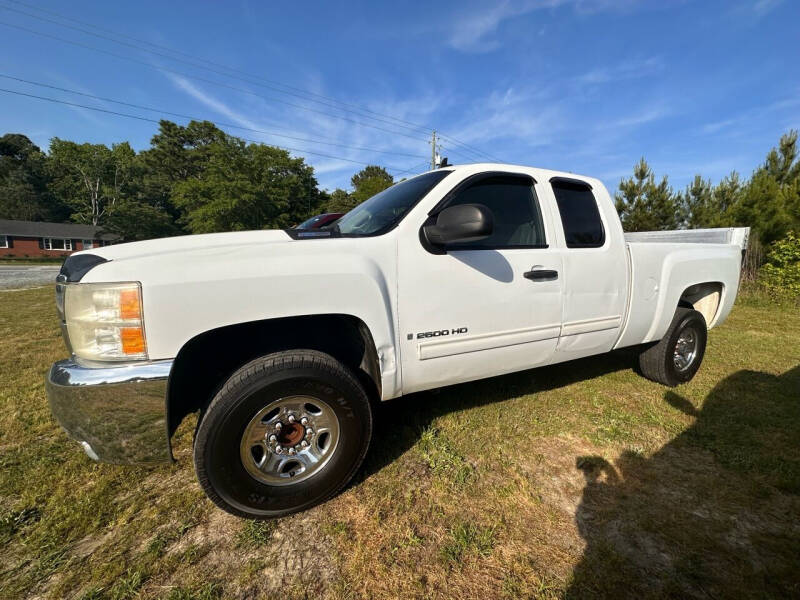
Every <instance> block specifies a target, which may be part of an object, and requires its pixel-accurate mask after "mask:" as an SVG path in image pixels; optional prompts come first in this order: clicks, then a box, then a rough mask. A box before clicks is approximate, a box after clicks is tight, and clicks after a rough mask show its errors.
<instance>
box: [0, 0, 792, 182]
mask: <svg viewBox="0 0 800 600" xmlns="http://www.w3.org/2000/svg"><path fill="white" fill-rule="evenodd" d="M32 6H35V7H36V8H31V7H32ZM9 9H13V10H9ZM39 9H42V10H46V11H50V12H42V11H41V10H39ZM23 13H28V14H23ZM54 13H57V14H59V15H63V16H65V17H69V18H72V19H77V20H80V21H82V22H84V23H88V24H90V25H93V26H96V27H97V28H94V27H87V26H86V25H82V24H79V23H75V22H72V21H65V20H64V19H63V18H61V17H59V16H56V15H55V14H54ZM30 15H36V16H38V17H42V18H44V19H49V21H43V20H41V18H40V19H37V18H34V17H33V16H30ZM53 21H55V22H57V23H66V24H67V25H71V26H72V27H76V28H79V29H83V30H87V31H94V32H95V33H97V34H100V35H103V36H106V37H107V38H111V39H105V38H98V37H93V36H91V35H89V34H87V33H85V32H83V31H78V30H76V29H69V28H64V27H61V26H59V25H58V24H56V23H54V22H53ZM0 23H2V24H0V74H2V75H5V76H12V77H17V78H22V79H26V80H29V81H34V82H38V83H46V84H49V85H52V86H57V87H60V88H65V89H69V90H76V91H81V92H84V93H86V94H91V95H96V96H103V97H106V98H110V99H113V100H121V101H124V102H129V103H134V104H140V105H143V106H148V107H153V108H157V109H159V110H163V111H171V112H175V113H181V114H186V115H191V116H197V117H203V118H207V119H209V120H213V121H222V122H225V123H229V124H231V125H239V126H240V127H246V128H249V129H257V130H261V131H270V132H276V133H282V134H284V135H285V136H292V137H295V138H304V139H309V140H317V141H320V140H321V141H327V142H329V143H331V144H341V145H343V146H347V147H340V146H332V145H322V144H318V143H311V142H306V141H298V140H291V139H287V138H286V137H274V136H270V135H267V134H265V133H259V132H253V131H246V130H243V129H234V128H232V127H223V128H224V129H226V130H227V131H228V132H230V133H232V134H234V135H240V136H242V137H246V138H250V139H253V140H259V141H265V142H271V143H275V144H276V145H283V146H291V147H293V148H297V149H299V150H300V151H297V152H294V154H296V155H303V156H305V157H306V158H307V160H308V161H309V162H310V163H311V164H313V165H314V166H315V169H316V172H317V178H318V180H319V182H320V184H321V185H322V186H323V187H326V188H328V189H333V188H335V187H337V186H340V187H348V186H349V179H350V176H351V175H352V174H353V173H354V172H355V171H357V170H358V169H360V168H361V166H362V165H361V164H359V163H362V162H363V163H377V164H382V165H385V166H388V167H390V168H393V169H394V172H399V171H403V170H407V169H410V170H411V172H419V171H421V170H424V169H425V168H426V167H425V166H424V163H425V161H426V157H429V156H430V147H429V145H428V144H427V143H426V139H427V138H428V136H429V134H428V133H427V131H429V129H430V128H436V129H437V130H439V131H441V132H444V133H445V134H446V135H448V136H451V137H450V138H446V139H445V140H444V141H443V145H444V147H443V152H442V153H443V154H444V155H445V156H448V157H449V158H450V162H454V163H464V162H474V161H475V153H474V152H473V151H472V150H465V149H464V148H463V146H459V145H458V144H457V143H456V142H454V141H452V140H453V139H455V140H458V142H461V143H463V144H467V145H468V146H470V147H471V148H477V149H480V150H481V151H482V152H485V153H488V154H489V155H491V156H494V157H497V158H499V159H502V160H503V161H506V162H513V163H518V164H527V165H534V166H542V167H550V168H557V169H563V170H568V171H574V172H578V173H585V174H588V175H594V176H596V177H600V178H601V179H603V180H604V181H605V182H606V184H607V185H608V186H609V188H611V190H612V193H613V190H614V189H615V188H616V186H617V184H618V182H619V179H620V177H622V176H627V175H629V174H630V172H631V171H632V166H633V164H634V163H635V162H636V161H637V160H638V159H639V157H641V156H645V157H646V158H647V159H648V161H649V162H650V163H651V165H652V166H653V168H654V170H655V171H656V174H657V175H661V174H668V175H669V177H670V182H671V183H672V184H673V186H675V187H683V186H685V185H686V184H687V182H688V181H689V180H690V179H691V178H692V177H693V175H694V174H695V173H701V174H703V175H704V176H705V177H709V178H711V179H712V180H714V181H717V180H719V179H720V178H721V177H723V176H724V175H726V174H727V173H729V172H730V171H732V170H734V169H735V170H738V171H739V172H740V173H742V174H743V175H745V176H746V175H749V174H750V172H751V171H752V169H753V168H755V167H756V166H757V164H758V163H760V162H761V161H763V159H764V156H765V154H766V152H767V151H768V150H769V148H770V147H772V146H774V145H775V144H776V143H777V141H778V138H779V137H780V135H781V133H783V132H785V131H788V130H789V129H790V128H800V46H798V43H797V42H798V30H797V27H798V23H800V2H797V1H795V0H783V1H782V0H729V1H725V2H712V1H701V0H697V1H690V0H685V1H681V0H661V1H652V2H650V1H647V0H639V1H637V0H618V1H615V0H531V1H517V2H484V3H479V2H442V1H440V2H435V3H431V2H425V3H422V2H420V3H411V2H408V3H401V2H393V3H388V2H375V1H374V0H373V1H371V2H363V3H362V2H350V3H348V5H347V6H346V7H345V6H341V5H340V3H329V2H318V3H317V2H310V1H307V2H294V3H282V2H257V1H250V2H248V1H244V2H224V3H223V2H209V1H204V0H196V1H194V2H177V1H176V2H164V1H163V0H162V1H161V2H152V1H150V0H145V1H140V2H137V3H118V2H102V3H101V2H96V1H94V2H92V1H88V0H73V1H72V2H69V3H66V2H56V1H54V0H42V1H40V2H36V1H35V0H25V3H22V2H21V1H19V2H18V1H17V0H13V1H12V0H0ZM9 24H10V25H13V26H14V27H9V26H8V25H9ZM98 28H102V29H98ZM34 31H35V32H38V33H39V34H44V35H37V34H35V33H32V32H34ZM109 31H111V32H118V33H121V34H125V35H127V36H131V37H133V38H136V39H138V40H143V41H146V42H150V43H152V44H157V45H158V47H157V46H147V45H146V44H143V43H140V42H138V41H133V40H131V39H130V38H125V37H120V36H118V35H116V34H115V33H109ZM47 36H51V37H47ZM52 36H55V37H58V38H63V39H65V40H70V41H72V42H75V43H77V44H84V45H88V46H91V47H93V48H95V49H94V50H92V49H88V48H85V47H82V46H78V45H75V44H68V43H65V42H63V41H59V40H56V39H54V38H53V37H52ZM112 39H116V40H118V41H122V42H125V43H126V44H128V45H120V44H117V43H114V42H113V41H111V40H112ZM164 47H167V48H171V49H175V50H178V51H180V52H182V53H184V54H180V55H175V54H171V53H170V52H169V51H168V50H166V49H164ZM98 49H99V50H100V51H98ZM145 50H152V51H153V52H157V53H159V54H161V56H159V55H157V54H154V53H153V52H146V51H145ZM101 51H102V52H101ZM108 53H113V54H117V55H119V56H112V55H110V54H108ZM168 56H172V57H177V58H179V59H181V60H184V61H189V62H195V63H196V62H197V59H205V60H209V61H213V62H214V63H216V64H217V65H221V66H213V65H210V64H208V63H200V64H201V66H206V67H208V68H199V67H196V66H193V65H188V64H185V63H181V62H178V61H175V60H172V59H170V58H169V57H168ZM121 57H127V58H121ZM222 66H224V67H230V68H233V69H236V70H237V71H236V72H232V71H227V70H225V69H223V68H222ZM209 69H213V70H215V71H218V72H217V73H215V72H212V71H210V70H209ZM226 73H227V74H229V75H235V76H236V77H240V79H237V78H232V77H228V76H226V75H225V74H226ZM243 73H247V75H244V74H243ZM241 78H243V79H245V81H243V80H242V79H241ZM256 78H258V79H256ZM0 88H3V89H10V90H15V91H18V92H24V93H28V94H34V95H39V96H46V97H50V98H56V99H60V100H66V101H70V102H75V103H80V104H86V105H92V106H96V107H99V108H103V109H105V110H115V111H120V112H124V113H129V114H134V115H139V116H142V117H145V118H149V119H158V118H160V117H162V116H164V115H163V114H159V113H158V112H150V111H145V110H141V109H136V108H131V107H126V106H121V105H118V104H114V103H111V102H107V101H98V100H94V99H92V98H88V97H85V96H84V97H81V96H77V95H74V94H70V93H67V92H63V91H58V90H53V89H47V88H42V87H38V86H35V85H31V84H28V83H22V82H20V81H16V80H13V79H8V78H7V77H0ZM233 88H235V89H233ZM342 103H345V104H346V105H347V106H344V104H342ZM342 108H346V109H347V110H349V111H351V112H345V111H343V110H342ZM341 117H345V119H342V118H341ZM370 117H372V118H370ZM171 118H172V119H173V120H176V121H178V122H185V120H183V119H180V118H177V117H171ZM346 119H350V120H346ZM398 119H399V120H402V122H400V121H398ZM354 121H355V122H354ZM410 124H415V125H423V126H424V127H423V128H419V127H415V126H412V125H410ZM370 125H371V126H372V127H371V126H370ZM156 127H157V125H156V124H154V123H151V122H147V121H139V120H135V119H130V118H123V117H118V116H113V115H109V114H104V113H98V112H94V111H89V110H86V109H82V108H77V107H69V106H64V105H58V104H53V103H49V102H44V101H40V100H36V99H32V98H28V97H22V96H15V95H11V94H7V93H2V92H0V134H1V133H5V132H20V133H24V134H26V135H28V136H29V137H30V138H31V139H33V140H34V141H35V142H36V143H37V144H39V145H40V146H41V147H42V148H46V147H47V144H48V140H49V139H50V138H51V137H53V136H58V137H61V138H66V139H72V140H76V141H89V142H95V143H106V144H111V143H113V142H117V141H122V140H129V141H130V142H131V143H132V144H133V146H134V147H135V148H136V149H142V148H146V147H147V146H148V144H149V140H150V138H151V136H152V135H153V133H155V131H156ZM386 130H389V131H386ZM356 147H358V148H368V149H369V150H364V149H356ZM375 150H381V151H385V153H378V152H375ZM306 151H313V152H317V153H321V154H327V155H330V156H331V157H333V156H335V157H339V158H331V157H327V156H319V155H312V154H310V153H306ZM409 155H410V156H409ZM342 158H344V159H348V160H349V161H355V162H346V161H344V160H341V159H342Z"/></svg>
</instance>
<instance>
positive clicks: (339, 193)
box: [325, 188, 358, 213]
mask: <svg viewBox="0 0 800 600" xmlns="http://www.w3.org/2000/svg"><path fill="white" fill-rule="evenodd" d="M357 204H358V203H357V202H356V201H355V200H354V199H353V198H352V196H351V195H350V194H348V193H347V192H346V191H345V190H343V189H340V188H336V189H335V190H333V191H332V192H331V193H330V195H329V196H328V198H327V201H326V202H325V212H337V213H346V212H348V211H350V210H352V209H353V208H355V206H356V205H357Z"/></svg>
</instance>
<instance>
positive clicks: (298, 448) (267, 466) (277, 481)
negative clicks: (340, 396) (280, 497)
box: [239, 396, 339, 485]
mask: <svg viewBox="0 0 800 600" xmlns="http://www.w3.org/2000/svg"><path fill="white" fill-rule="evenodd" d="M338 443H339V419H338V417H337V416H336V413H335V412H334V411H333V409H332V408H331V407H330V406H329V405H328V404H326V403H325V402H323V401H322V400H320V399H319V398H313V397H311V396H290V397H286V398H279V399H278V400H275V401H274V402H270V403H269V404H268V405H267V406H266V407H264V408H263V409H261V410H260V411H258V413H256V415H255V416H254V417H253V418H252V419H251V420H250V422H249V423H248V424H247V427H246V428H245V430H244V434H243V435H242V440H241V443H240V445H239V454H240V456H241V459H242V464H243V465H244V468H245V469H246V470H247V472H248V473H249V474H250V475H251V476H252V477H254V478H255V479H257V480H258V481H260V482H262V483H266V484H268V485H288V484H292V483H297V482H300V481H303V480H305V479H308V478H309V477H311V476H312V475H314V474H315V473H317V472H319V471H320V470H321V469H322V468H323V467H324V466H325V464H326V463H327V462H328V460H329V459H330V457H331V456H333V453H334V452H335V451H336V446H337V445H338Z"/></svg>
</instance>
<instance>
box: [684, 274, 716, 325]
mask: <svg viewBox="0 0 800 600" xmlns="http://www.w3.org/2000/svg"><path fill="white" fill-rule="evenodd" d="M721 299H722V284H721V283H719V282H707V283H697V284H695V285H693V286H690V287H688V288H686V290H684V292H683V294H681V297H680V300H679V301H678V306H682V307H684V308H693V309H694V310H696V311H698V312H699V313H700V314H702V315H703V318H705V320H706V326H709V325H711V322H712V321H713V320H714V317H715V316H716V314H717V309H718V308H719V305H720V300H721Z"/></svg>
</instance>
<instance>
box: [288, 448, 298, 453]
mask: <svg viewBox="0 0 800 600" xmlns="http://www.w3.org/2000/svg"><path fill="white" fill-rule="evenodd" d="M296 452H297V450H295V449H294V448H289V454H295V453H296Z"/></svg>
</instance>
